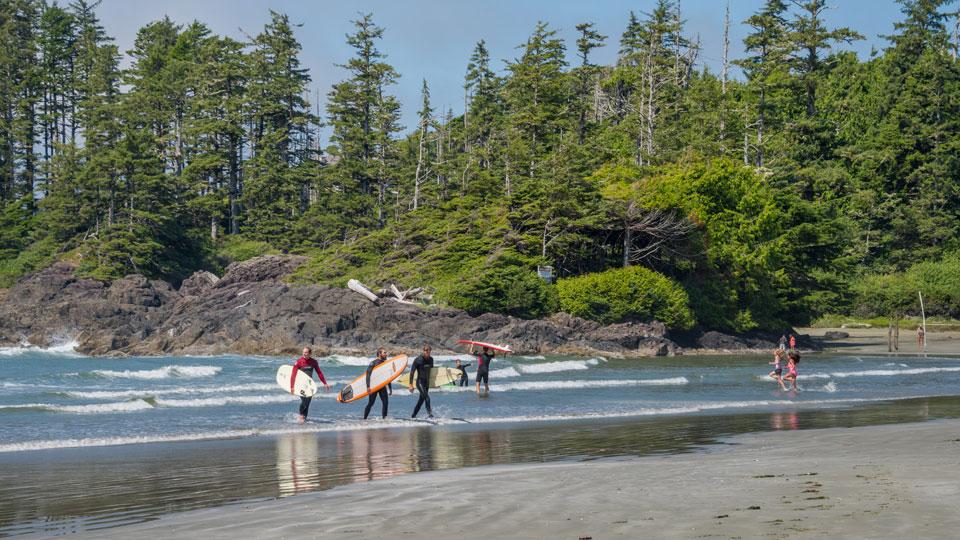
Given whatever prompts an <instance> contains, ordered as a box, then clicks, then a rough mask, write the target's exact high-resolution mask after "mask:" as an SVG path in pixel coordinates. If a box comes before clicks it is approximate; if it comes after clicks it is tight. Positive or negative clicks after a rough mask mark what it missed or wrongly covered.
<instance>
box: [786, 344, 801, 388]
mask: <svg viewBox="0 0 960 540" xmlns="http://www.w3.org/2000/svg"><path fill="white" fill-rule="evenodd" d="M787 358H788V359H789V360H788V361H787V369H788V370H789V371H790V372H789V373H787V374H786V375H784V376H783V380H785V381H790V383H791V384H792V385H793V389H794V390H799V388H797V364H799V363H800V354H799V353H797V352H796V351H790V353H789V354H787Z"/></svg>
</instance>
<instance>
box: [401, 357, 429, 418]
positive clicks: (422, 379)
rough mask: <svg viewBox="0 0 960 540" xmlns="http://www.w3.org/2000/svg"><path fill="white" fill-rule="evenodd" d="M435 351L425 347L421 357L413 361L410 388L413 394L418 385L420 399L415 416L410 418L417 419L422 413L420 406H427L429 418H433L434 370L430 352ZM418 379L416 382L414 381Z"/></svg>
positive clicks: (415, 409) (414, 410)
mask: <svg viewBox="0 0 960 540" xmlns="http://www.w3.org/2000/svg"><path fill="white" fill-rule="evenodd" d="M431 350H433V349H432V348H431V347H430V346H429V345H424V346H423V352H422V353H421V354H420V356H418V357H416V358H414V359H413V365H412V366H411V367H410V379H409V381H408V384H407V385H408V386H409V387H410V393H411V394H412V393H413V386H414V384H416V386H417V391H418V392H420V399H418V400H417V406H416V407H414V408H413V414H412V415H411V416H410V418H416V417H417V413H419V412H420V406H421V405H426V406H427V416H429V417H430V418H433V411H432V410H431V409H430V394H429V393H428V392H429V391H430V370H431V369H433V357H432V356H430V351H431ZM414 377H416V381H414Z"/></svg>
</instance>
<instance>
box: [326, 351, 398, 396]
mask: <svg viewBox="0 0 960 540" xmlns="http://www.w3.org/2000/svg"><path fill="white" fill-rule="evenodd" d="M405 369H407V355H405V354H401V355H398V356H394V357H393V358H391V359H389V360H387V361H386V362H384V363H382V364H380V365H379V366H377V367H375V368H373V371H372V372H370V391H371V392H377V391H379V390H380V389H381V388H383V387H384V386H386V385H388V384H390V383H391V382H393V380H394V379H396V378H397V377H399V376H400V374H401V373H403V370H405ZM366 396H367V372H366V371H364V372H363V374H361V375H360V376H359V377H357V378H356V379H354V380H353V381H352V382H351V383H350V384H348V385H346V386H344V387H343V390H341V391H340V393H339V394H337V401H339V402H340V403H350V402H351V401H356V400H358V399H360V398H363V397H366Z"/></svg>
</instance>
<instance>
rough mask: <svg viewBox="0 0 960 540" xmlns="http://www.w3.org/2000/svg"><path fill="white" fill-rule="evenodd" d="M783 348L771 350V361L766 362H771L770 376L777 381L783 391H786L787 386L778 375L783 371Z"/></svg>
mask: <svg viewBox="0 0 960 540" xmlns="http://www.w3.org/2000/svg"><path fill="white" fill-rule="evenodd" d="M783 352H784V351H783V350H782V349H777V350H775V351H773V362H768V363H769V364H773V371H771V372H770V377H771V378H773V379H774V380H776V381H777V383H778V384H779V385H780V388H783V391H784V392H786V391H787V386H786V385H785V384H783V378H782V377H781V376H780V374H781V373H783Z"/></svg>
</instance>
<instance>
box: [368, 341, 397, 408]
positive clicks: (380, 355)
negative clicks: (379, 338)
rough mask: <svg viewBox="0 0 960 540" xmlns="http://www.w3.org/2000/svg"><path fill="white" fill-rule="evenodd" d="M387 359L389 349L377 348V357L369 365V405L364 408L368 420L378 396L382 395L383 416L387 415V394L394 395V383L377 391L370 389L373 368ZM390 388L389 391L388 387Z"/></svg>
mask: <svg viewBox="0 0 960 540" xmlns="http://www.w3.org/2000/svg"><path fill="white" fill-rule="evenodd" d="M386 361H387V350H386V349H384V348H383V347H380V348H379V349H377V358H376V359H375V360H374V361H373V362H370V365H368V366H367V396H368V398H367V407H366V408H365V409H363V419H364V420H366V419H367V417H368V416H370V409H372V408H373V403H374V402H375V401H377V396H379V397H380V403H381V404H382V405H383V418H386V417H387V396H388V395H393V385H392V384H390V383H387V386H385V387H383V388H381V389H380V390H377V391H376V392H371V391H370V376H371V375H373V368H375V367H377V366H379V365H380V364H382V363H384V362H386ZM388 388H389V393H388V392H387V389H388Z"/></svg>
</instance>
